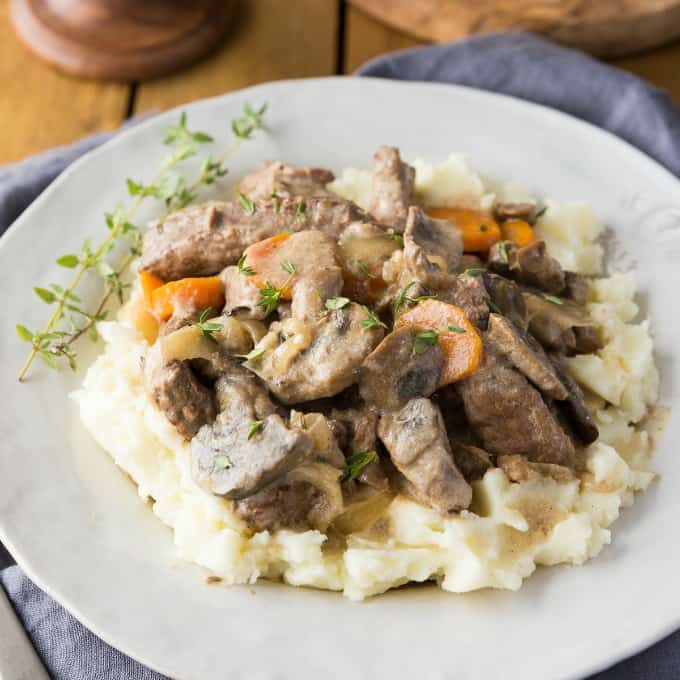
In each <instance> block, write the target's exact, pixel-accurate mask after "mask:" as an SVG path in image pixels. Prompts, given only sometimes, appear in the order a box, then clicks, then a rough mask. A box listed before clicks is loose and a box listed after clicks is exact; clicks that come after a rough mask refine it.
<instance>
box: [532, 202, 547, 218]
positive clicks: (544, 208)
mask: <svg viewBox="0 0 680 680" xmlns="http://www.w3.org/2000/svg"><path fill="white" fill-rule="evenodd" d="M547 212H548V206H547V205H544V206H543V207H542V208H541V209H540V210H539V211H538V212H537V213H536V214H535V215H534V219H535V220H537V219H538V218H539V217H543V215H545V214H546V213H547Z"/></svg>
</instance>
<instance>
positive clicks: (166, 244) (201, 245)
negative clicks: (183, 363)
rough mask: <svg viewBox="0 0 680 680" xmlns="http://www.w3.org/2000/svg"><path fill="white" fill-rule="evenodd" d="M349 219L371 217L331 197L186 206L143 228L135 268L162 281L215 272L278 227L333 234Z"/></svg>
mask: <svg viewBox="0 0 680 680" xmlns="http://www.w3.org/2000/svg"><path fill="white" fill-rule="evenodd" d="M355 221H364V222H371V221H372V220H371V218H370V217H369V215H367V214H366V213H365V212H363V211H362V210H361V209H360V208H358V207H357V206H356V205H354V204H353V203H350V202H349V201H345V200H342V199H340V198H332V197H321V198H307V199H304V200H302V199H290V198H284V199H280V200H277V201H273V200H265V201H255V203H254V212H252V214H249V213H248V212H246V211H245V210H244V208H243V207H242V206H241V205H239V204H238V203H212V204H207V205H201V206H197V207H192V208H186V209H184V210H180V211H178V212H175V213H172V214H171V215H169V216H168V217H166V218H165V219H164V220H162V221H160V222H158V223H156V224H155V225H153V226H151V227H150V228H149V230H148V231H147V232H146V233H145V234H144V240H143V245H142V258H141V265H140V269H142V270H143V271H148V272H150V273H152V274H155V275H157V276H159V277H160V278H162V279H163V280H165V281H172V280H176V279H181V278H184V277H187V276H208V275H211V274H217V273H219V272H221V271H222V270H223V269H224V268H225V267H226V266H228V265H230V264H235V263H236V262H237V260H238V258H239V257H240V256H241V254H242V253H243V251H244V250H245V248H247V247H248V246H249V245H251V244H253V243H256V242H258V241H262V240H263V239H265V238H269V237H270V236H274V235H275V234H278V233H280V232H282V231H293V232H298V231H304V230H306V229H317V230H319V231H321V232H323V233H324V234H327V235H328V236H330V237H331V238H333V239H337V238H338V237H339V236H340V234H342V232H343V230H344V229H345V228H346V227H347V225H349V224H350V223H352V222H355Z"/></svg>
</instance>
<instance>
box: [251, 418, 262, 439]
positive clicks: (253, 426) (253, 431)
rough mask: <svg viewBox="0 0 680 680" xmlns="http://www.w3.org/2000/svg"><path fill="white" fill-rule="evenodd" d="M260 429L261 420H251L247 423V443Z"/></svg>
mask: <svg viewBox="0 0 680 680" xmlns="http://www.w3.org/2000/svg"><path fill="white" fill-rule="evenodd" d="M261 429H262V421H261V420H251V421H250V422H249V423H248V441H250V440H251V439H252V438H253V437H254V436H255V435H256V434H257V433H258V432H259V431H260V430H261Z"/></svg>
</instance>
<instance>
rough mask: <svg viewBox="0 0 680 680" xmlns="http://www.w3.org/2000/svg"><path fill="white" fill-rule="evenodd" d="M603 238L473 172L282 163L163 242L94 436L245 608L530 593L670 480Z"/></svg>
mask: <svg viewBox="0 0 680 680" xmlns="http://www.w3.org/2000/svg"><path fill="white" fill-rule="evenodd" d="M600 232H601V226H600V225H599V223H598V222H597V219H596V217H595V216H594V214H593V213H592V211H591V210H590V209H589V208H588V207H587V206H585V205H581V204H561V203H558V202H555V201H552V200H545V201H540V202H539V201H537V200H535V198H534V197H532V196H531V195H529V194H528V193H527V192H526V191H525V190H524V189H523V188H521V187H518V186H515V185H512V184H499V183H495V182H492V181H490V180H486V179H485V180H482V178H480V177H479V176H478V175H477V174H476V173H474V172H473V171H472V170H471V169H470V168H469V167H468V165H467V163H466V161H465V160H464V159H463V158H461V157H459V156H456V155H452V156H450V157H449V158H448V159H447V160H446V161H444V162H442V163H439V164H429V163H427V162H425V161H421V160H416V161H414V162H413V164H409V163H406V162H405V161H404V160H402V158H401V156H400V153H399V151H398V149H396V148H393V147H380V148H379V149H378V150H377V151H376V153H375V155H374V160H373V168H372V170H363V169H356V168H349V169H345V170H343V171H342V172H341V173H340V174H339V176H338V177H335V176H334V174H333V173H332V172H331V171H330V170H327V169H324V168H306V167H294V166H290V165H287V164H285V163H284V162H279V161H276V162H267V163H265V164H263V165H262V167H261V168H259V169H256V170H255V171H253V172H252V173H251V174H249V175H247V176H246V177H244V178H243V179H242V180H241V182H240V183H239V185H238V187H236V189H235V191H234V195H233V199H232V200H230V201H225V202H212V203H207V204H204V205H199V206H196V207H190V208H186V209H184V210H181V211H178V212H175V213H172V214H170V215H169V216H167V217H166V218H164V219H163V220H161V221H159V222H158V223H156V224H153V225H151V226H150V228H149V230H148V231H147V232H146V234H145V236H144V241H143V247H142V254H141V257H140V259H139V263H138V269H139V278H138V282H137V284H136V285H135V287H134V289H133V291H132V294H131V296H130V299H129V301H128V302H127V303H126V304H125V305H124V307H123V308H122V309H121V311H120V314H119V319H118V321H116V322H106V323H101V324H100V326H99V328H100V332H101V334H102V336H103V337H104V339H105V342H106V346H105V349H104V351H103V353H102V354H101V356H100V357H99V358H98V359H97V360H96V361H95V363H94V364H93V365H92V366H91V367H90V369H89V370H88V373H87V375H86V378H85V381H84V384H83V387H82V389H81V390H80V391H79V392H77V393H76V395H75V398H76V399H77V401H78V403H79V406H80V412H81V417H82V420H83V422H84V424H85V426H86V427H87V428H88V430H89V431H90V432H91V433H92V434H93V436H94V437H95V438H96V439H97V441H98V442H99V443H100V444H101V445H102V446H103V447H104V448H105V449H106V450H107V451H108V452H109V453H110V454H111V456H112V457H113V459H114V460H115V462H116V463H117V464H118V465H119V466H120V467H121V468H123V469H124V470H125V471H126V472H127V473H128V474H129V475H130V476H131V477H132V479H133V480H134V481H135V483H136V484H137V486H138V490H139V493H140V495H141V496H142V497H144V498H148V499H151V503H152V507H153V511H154V512H155V513H156V515H157V516H158V517H159V518H160V519H161V520H162V521H163V522H164V523H166V524H167V525H168V526H170V527H171V528H172V529H173V531H174V540H175V544H176V547H177V551H178V554H179V555H180V556H181V557H182V558H184V559H187V560H190V561H193V562H196V563H198V564H200V565H202V566H203V567H205V568H206V569H208V570H210V572H211V573H212V574H213V575H214V576H217V577H220V578H221V579H222V580H223V581H225V582H227V583H251V582H254V581H255V580H257V579H258V578H260V577H262V578H269V579H282V580H284V581H286V582H287V583H289V584H291V585H306V586H313V587H317V588H325V589H331V590H340V591H343V592H344V594H345V595H346V596H348V597H349V598H351V599H356V600H360V599H363V598H365V597H367V596H370V595H375V594H378V593H382V592H385V591H386V590H388V589H389V588H393V587H396V586H399V585H402V584H405V583H407V582H409V581H426V580H434V581H436V582H437V583H438V584H439V585H440V586H441V587H442V588H443V589H445V590H448V591H452V592H466V591H470V590H474V589H478V588H485V587H494V588H508V589H517V588H519V587H520V585H521V583H522V581H523V579H524V578H526V577H527V576H529V575H530V574H531V573H532V572H533V571H534V569H535V568H536V565H538V564H543V565H552V564H558V563H569V564H581V563H583V562H584V561H585V560H587V559H589V558H591V557H594V556H595V555H597V554H598V553H599V552H600V550H601V549H602V547H603V546H604V545H606V544H607V543H609V541H610V531H609V529H608V527H609V526H610V525H611V524H612V523H613V522H614V520H615V519H616V518H617V517H618V516H619V514H620V511H621V508H622V507H624V506H627V505H630V504H631V503H632V501H633V497H634V492H636V491H640V490H643V489H645V488H646V487H647V486H648V485H649V483H650V482H651V480H652V479H653V476H654V475H653V472H651V470H650V467H649V459H650V456H651V447H652V441H651V437H650V435H649V433H648V428H647V421H648V420H649V416H650V415H651V414H652V412H653V408H654V404H655V402H656V399H657V390H658V375H657V371H656V368H655V366H654V361H653V353H652V350H653V345H652V340H651V337H650V334H649V328H648V323H647V322H646V321H641V322H640V321H637V316H638V308H637V305H636V303H635V293H636V287H635V279H634V275H633V274H632V273H613V274H611V275H610V276H607V277H604V276H603V275H602V272H603V266H602V249H601V246H600V245H599V243H598V237H599V236H600Z"/></svg>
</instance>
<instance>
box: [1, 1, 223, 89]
mask: <svg viewBox="0 0 680 680" xmlns="http://www.w3.org/2000/svg"><path fill="white" fill-rule="evenodd" d="M233 5H234V1H233V0H191V1H190V2H186V1H185V0H11V5H10V9H11V17H12V21H13V24H14V27H15V29H16V32H17V33H18V35H19V37H20V38H21V39H22V41H23V42H24V43H25V44H26V45H27V46H28V48H29V49H30V50H31V51H33V52H34V53H35V54H37V55H38V56H39V57H41V58H43V59H45V60H46V61H48V62H50V63H51V64H53V65H54V66H55V67H57V68H58V69H59V70H61V71H64V72H66V73H70V74H73V75H77V76H82V77H85V78H98V79H107V80H108V79H110V80H143V79H147V78H153V77H155V76H161V75H164V74H167V73H169V72H171V71H174V70H176V69H178V68H180V67H182V66H184V65H186V64H189V63H190V62H192V61H195V60H197V59H199V58H200V57H202V56H204V55H205V54H207V53H208V52H209V51H210V50H211V49H213V48H214V47H215V46H216V45H217V44H218V43H219V41H220V40H221V39H222V37H223V36H224V34H225V32H226V30H227V28H228V27H229V23H230V18H231V14H232V8H233Z"/></svg>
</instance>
